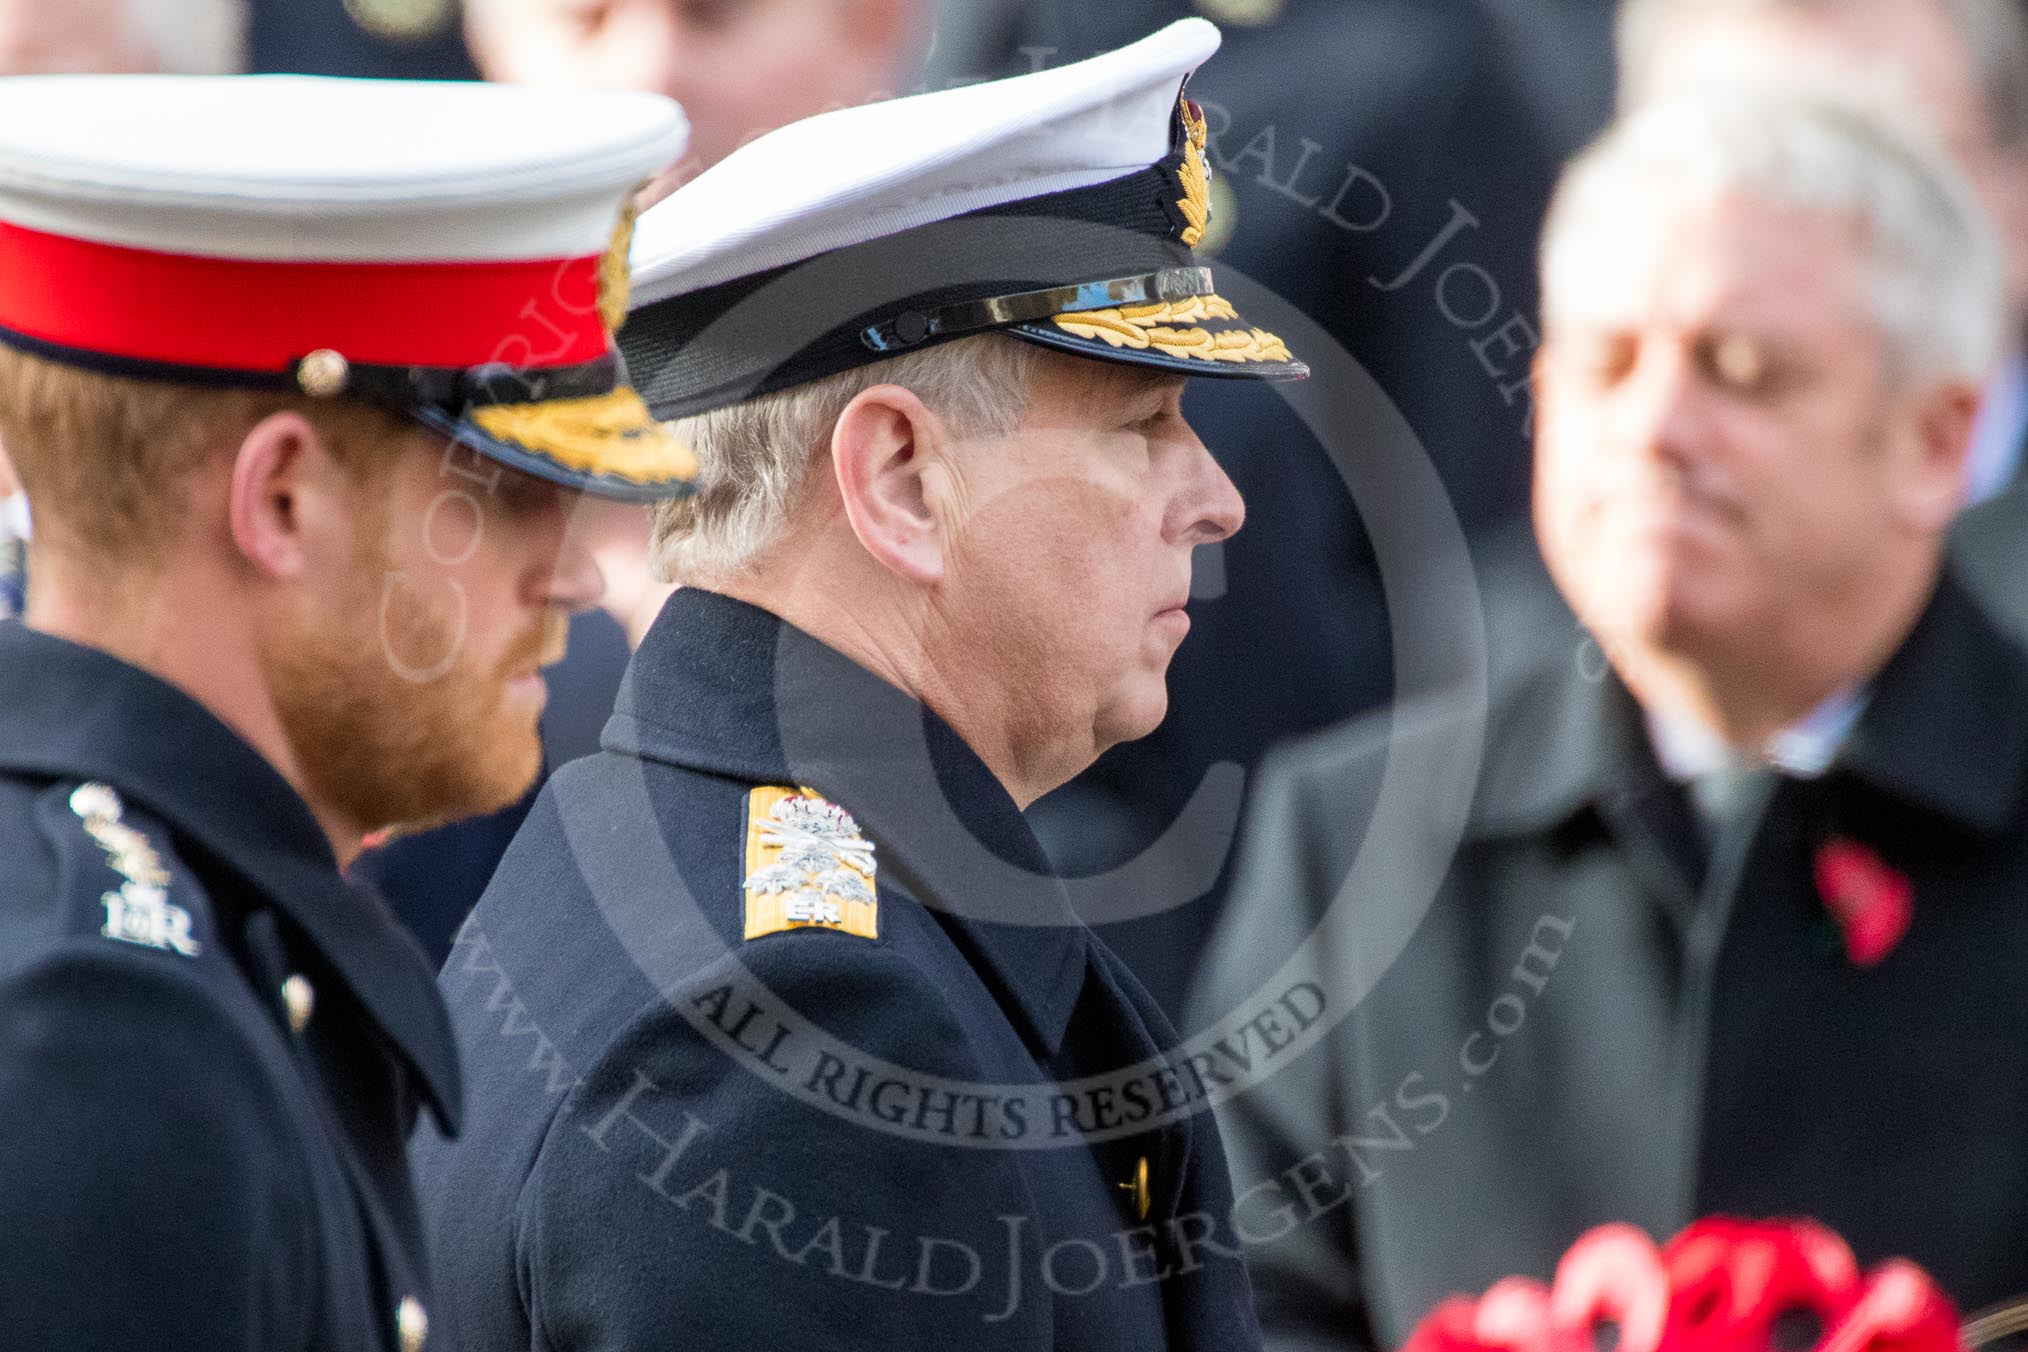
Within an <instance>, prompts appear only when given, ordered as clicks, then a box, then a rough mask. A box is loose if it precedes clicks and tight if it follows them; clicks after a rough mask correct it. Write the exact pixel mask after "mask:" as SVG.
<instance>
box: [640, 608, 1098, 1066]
mask: <svg viewBox="0 0 2028 1352" xmlns="http://www.w3.org/2000/svg"><path fill="white" fill-rule="evenodd" d="M604 744H605V746H606V748H607V749H608V750H610V751H614V752H619V753H622V754H625V755H633V756H640V757H643V758H644V759H648V760H654V761H660V762H663V763H666V764H670V765H677V766H681V767H684V768H686V769H691V770H701V771H705V772H707V773H710V774H715V775H724V776H727V777H729V778H733V779H738V780H743V781H745V782H748V783H752V784H783V785H798V786H804V787H808V788H810V789H813V790H815V791H816V792H818V793H820V794H822V795H823V796H824V797H826V798H829V799H832V800H833V801H835V802H837V803H838V804H839V805H840V806H842V807H844V808H845V809H846V810H847V811H849V812H850V813H852V815H853V816H854V817H855V818H857V819H858V821H859V823H860V825H861V826H862V827H864V828H865V829H866V832H867V834H868V835H869V836H870V837H871V838H872V839H873V840H874V841H875V843H876V844H877V845H878V847H879V851H880V867H881V871H882V874H883V876H885V877H891V878H894V879H896V880H897V881H899V882H901V883H902V884H903V885H904V886H905V887H906V889H907V891H908V892H909V894H910V895H912V896H914V897H915V898H917V899H918V900H922V901H925V902H927V903H930V904H931V906H932V909H933V910H934V911H935V913H936V916H937V919H938V921H939V922H940V923H941V924H942V925H943V926H944V928H945V929H946V931H947V932H949V933H950V934H951V937H952V939H953V940H954V941H955V942H956V943H957V944H958V946H959V947H960V948H961V949H963V950H964V951H965V953H966V956H967V958H968V959H969V960H970V961H971V962H972V963H973V965H974V966H975V967H976V968H978V969H979V970H980V972H981V975H982V976H983V977H985V979H986V981H987V983H988V985H989V986H992V987H993V988H994V990H995V994H996V996H997V997H998V998H999V1000H1000V1002H1001V1003H1002V1004H1003V1005H1004V1006H1007V1007H1009V1008H1010V1009H1012V1010H1013V1011H1015V1012H1016V1013H1017V1014H1018V1016H1019V1017H1020V1018H1021V1019H1022V1020H1023V1021H1024V1022H1025V1023H1026V1025H1027V1030H1028V1032H1029V1033H1030V1034H1031V1035H1032V1036H1033V1037H1034V1038H1035V1039H1036V1040H1037V1041H1038V1042H1039V1043H1040V1044H1041V1046H1042V1048H1043V1049H1044V1050H1045V1052H1046V1053H1048V1054H1054V1053H1055V1051H1056V1050H1057V1049H1058V1047H1060V1046H1061V1044H1062V1041H1063V1034H1064V1029H1065V1027H1066V1026H1067V1024H1068V1023H1069V1021H1070V1014H1071V1010H1072V1008H1073V1007H1074V1006H1075V1005H1076V1003H1077V996H1078V992H1079V990H1080V988H1081V987H1082V985H1083V982H1084V975H1085V968H1086V956H1087V954H1086V944H1087V942H1088V940H1087V932H1086V930H1085V928H1084V925H1083V923H1082V922H1081V921H1080V920H1078V918H1077V916H1076V914H1075V912H1073V911H1072V910H1071V908H1070V901H1069V896H1068V894H1067V892H1066V891H1065V889H1064V886H1063V883H1062V881H1061V880H1060V879H1058V878H1057V877H1056V876H1055V874H1054V872H1053V871H1052V869H1051V868H1050V866H1049V862H1048V859H1047V857H1046V856H1045V855H1044V854H1043V852H1042V848H1041V846H1040V845H1039V844H1038V843H1037V842H1036V839H1035V836H1034V834H1033V833H1032V832H1031V831H1030V830H1029V829H1028V824H1027V822H1026V821H1025V820H1024V819H1023V818H1022V816H1021V812H1020V809H1019V808H1017V807H1016V806H1015V804H1014V800H1013V799H1012V798H1010V797H1009V796H1008V794H1007V791H1006V789H1005V788H1003V787H1002V786H1001V784H1000V783H999V781H998V780H997V779H995V778H994V777H993V774H992V772H991V771H990V770H988V769H987V768H986V765H985V763H984V762H983V761H981V760H980V759H979V757H978V756H977V755H976V754H975V753H974V752H973V751H972V750H971V749H970V748H969V747H967V746H966V745H965V744H964V742H963V741H962V740H961V739H960V738H959V737H958V735H957V734H956V733H955V732H954V731H952V730H951V728H950V726H949V725H948V724H946V723H945V722H944V721H943V720H942V719H941V718H939V717H938V716H937V715H936V714H935V713H934V712H933V711H931V710H930V709H928V708H927V707H925V706H924V705H923V704H922V703H920V702H919V701H918V700H916V699H914V698H913V697H911V696H909V695H907V694H905V693H904V692H902V691H901V690H898V689H897V688H895V687H894V686H892V685H890V684H888V683H887V682H886V681H884V680H882V679H880V678H879V677H878V676H875V675H874V674H873V673H871V672H869V671H867V670H866V669H865V668H863V667H861V666H859V665H858V664H856V663H854V662H853V661H851V660H850V659H849V658H847V657H845V656H844V655H842V654H840V653H839V652H837V651H836V650H834V649H832V648H829V647H827V646H825V645H824V644H823V643H821V642H819V641H818V640H817V639H815V638H812V637H811V636H810V635H808V634H806V633H804V632H803V631H802V630H800V629H798V628H796V627H795V626H794V625H792V624H789V623H787V622H786V621H784V620H782V619H780V618H778V617H776V616H774V615H772V614H770V613H768V612H767V611H765V610H761V609H759V608H758V607H755V606H751V605H748V604H746V603H745V602H742V601H736V600H734V599H732V598H730V597H727V596H721V595H718V594H716V593H713V592H707V591H697V590H693V589H689V588H686V589H684V590H682V591H678V592H676V593H675V594H674V595H673V596H671V597H670V598H669V601H668V603H667V604H666V605H665V606H664V607H663V609H662V613H661V615H660V617H659V618H658V619H657V620H656V622H655V624H654V627H653V628H652V629H650V630H649V632H648V635H647V637H646V639H645V640H643V642H642V644H641V648H640V651H639V652H637V653H636V654H635V655H634V661H633V664H632V666H630V667H629V668H628V672H627V679H626V682H625V684H624V685H623V686H622V688H621V691H620V698H619V703H618V705H617V707H616V710H615V712H614V714H613V718H612V721H611V722H610V723H608V724H607V725H606V732H605V738H604ZM981 898H991V899H992V905H993V913H994V915H995V916H996V917H999V918H1002V919H1004V921H1007V922H1016V921H1018V922H1020V923H999V922H996V921H986V920H981V919H977V918H974V917H972V916H968V915H960V914H957V913H955V912H953V911H949V910H945V909H942V908H941V907H938V906H936V905H934V902H935V901H937V900H941V899H949V900H951V901H953V902H957V903H961V904H966V905H968V906H969V905H977V904H978V902H979V899H981Z"/></svg>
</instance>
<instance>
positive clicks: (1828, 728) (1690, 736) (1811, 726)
mask: <svg viewBox="0 0 2028 1352" xmlns="http://www.w3.org/2000/svg"><path fill="white" fill-rule="evenodd" d="M1871 696H1872V691H1871V689H1869V688H1867V687H1863V686H1855V687H1851V688H1848V689H1845V690H1841V691H1839V692H1838V693H1837V694H1835V695H1833V696H1831V697H1830V698H1829V699H1827V700H1825V701H1824V702H1823V703H1822V704H1819V705H1818V706H1817V707H1816V708H1814V709H1812V710H1810V712H1809V713H1807V714H1805V715H1803V717H1802V718H1800V719H1798V720H1796V721H1795V722H1794V723H1792V724H1790V725H1789V726H1788V727H1786V728H1783V729H1782V730H1781V731H1780V732H1778V733H1776V734H1775V735H1774V736H1772V737H1770V738H1768V740H1767V744H1766V745H1765V746H1764V747H1763V748H1761V758H1762V759H1764V760H1765V761H1766V762H1767V763H1768V764H1770V765H1772V766H1774V767H1775V768H1776V769H1778V770H1780V771H1782V772H1783V773H1785V774H1789V775H1793V776H1795V777H1796V778H1798V779H1815V778H1816V777H1817V776H1819V775H1821V774H1823V773H1824V771H1826V770H1828V769H1830V768H1831V761H1832V759H1833V758H1834V757H1835V756H1836V755H1837V754H1838V749H1839V748H1840V747H1841V746H1843V745H1844V744H1845V738H1846V737H1847V736H1848V735H1850V733H1851V731H1852V726H1853V724H1855V723H1857V722H1858V721H1859V715H1860V714H1862V713H1864V712H1865V710H1866V701H1867V700H1868V699H1869V698H1871ZM1642 717H1643V719H1644V720H1645V721H1646V723H1647V725H1648V741H1649V742H1650V743H1652V744H1653V746H1654V748H1655V759H1656V760H1657V761H1658V762H1660V764H1661V766H1662V772H1663V773H1664V774H1666V775H1668V776H1669V778H1671V779H1673V780H1675V781H1676V782H1677V783H1679V784H1688V783H1693V782H1695V781H1696V780H1699V779H1702V778H1704V777H1705V776H1707V775H1711V774H1715V773H1717V772H1719V771H1721V770H1726V769H1729V768H1735V767H1736V766H1737V764H1738V762H1739V760H1740V759H1741V757H1740V754H1739V753H1738V752H1737V751H1735V750H1734V749H1733V748H1732V747H1731V746H1729V745H1727V743H1726V741H1725V739H1724V738H1723V737H1721V736H1719V735H1718V733H1717V732H1716V731H1714V730H1713V729H1711V728H1709V727H1706V726H1705V725H1704V724H1702V723H1699V722H1697V721H1696V720H1694V719H1690V718H1684V717H1681V716H1678V715H1669V714H1662V713H1657V712H1654V711H1652V710H1643V711H1642Z"/></svg>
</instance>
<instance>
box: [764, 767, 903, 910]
mask: <svg viewBox="0 0 2028 1352" xmlns="http://www.w3.org/2000/svg"><path fill="white" fill-rule="evenodd" d="M876 876H877V870H876V868H875V865H874V849H873V842H872V841H870V840H868V839H866V837H865V836H863V835H862V834H860V831H859V823H858V822H856V821H854V820H853V819H852V814H851V813H849V812H847V811H846V810H845V809H844V808H842V807H839V806H838V805H837V804H836V803H831V802H826V801H825V800H824V799H822V798H820V797H818V796H817V795H816V794H815V793H813V792H812V791H810V790H809V789H798V788H789V787H786V786H773V785H767V786H763V787H760V788H757V789H754V790H753V791H752V792H751V793H750V794H749V795H748V796H747V841H746V881H745V883H744V890H745V893H746V926H745V931H746V937H747V938H748V939H759V938H764V937H766V936H767V935H770V934H778V933H780V932H781V931H783V930H785V929H795V928H800V927H802V926H810V925H815V926H821V927H823V928H826V929H833V930H840V931H843V932H844V933H847V934H855V935H858V936H859V937H860V938H862V939H876V938H878V937H879V936H880V913H879V892H878V889H877V887H876V885H875V881H874V880H875V877H876Z"/></svg>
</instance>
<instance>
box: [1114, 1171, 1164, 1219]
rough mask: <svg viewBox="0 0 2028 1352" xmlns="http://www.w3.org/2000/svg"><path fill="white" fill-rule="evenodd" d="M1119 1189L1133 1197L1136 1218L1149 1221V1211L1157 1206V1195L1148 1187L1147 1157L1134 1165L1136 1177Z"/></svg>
mask: <svg viewBox="0 0 2028 1352" xmlns="http://www.w3.org/2000/svg"><path fill="white" fill-rule="evenodd" d="M1119 1188H1120V1191H1122V1192H1125V1193H1131V1194H1132V1195H1133V1199H1134V1218H1135V1219H1136V1220H1143V1221H1144V1220H1146V1219H1148V1210H1149V1208H1151V1207H1152V1206H1154V1204H1155V1194H1154V1191H1153V1189H1151V1188H1150V1187H1149V1186H1148V1157H1147V1156H1146V1155H1143V1156H1141V1159H1140V1162H1139V1163H1137V1164H1136V1165H1134V1176H1133V1177H1132V1178H1130V1179H1128V1180H1127V1181H1126V1182H1124V1183H1122V1184H1120V1185H1119Z"/></svg>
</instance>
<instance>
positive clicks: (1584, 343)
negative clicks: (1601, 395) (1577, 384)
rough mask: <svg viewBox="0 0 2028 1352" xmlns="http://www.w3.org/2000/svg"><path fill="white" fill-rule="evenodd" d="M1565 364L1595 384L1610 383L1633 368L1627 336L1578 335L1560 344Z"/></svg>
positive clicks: (1574, 372) (1629, 341)
mask: <svg viewBox="0 0 2028 1352" xmlns="http://www.w3.org/2000/svg"><path fill="white" fill-rule="evenodd" d="M1563 363H1564V365H1565V367H1566V368H1567V369H1568V370H1570V371H1571V372H1572V373H1573V374H1575V375H1577V376H1579V377H1580V378H1582V379H1584V380H1587V381H1590V382H1591V383H1593V384H1597V385H1610V384H1613V383H1615V382H1616V381H1618V380H1620V379H1621V378H1622V377H1624V376H1625V375H1626V374H1627V373H1628V372H1629V371H1631V370H1633V368H1634V343H1633V340H1632V339H1630V338H1581V339H1576V340H1574V341H1571V342H1568V343H1566V344H1564V346H1563Z"/></svg>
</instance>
